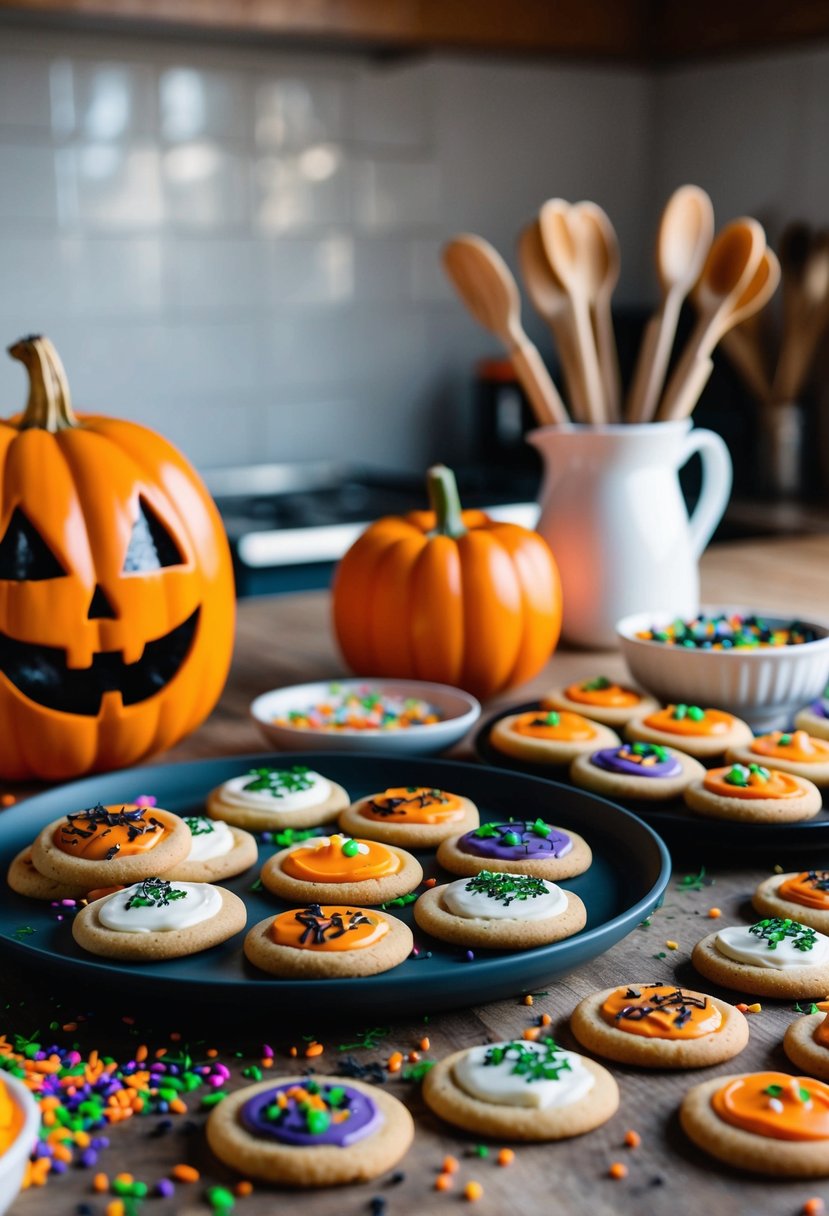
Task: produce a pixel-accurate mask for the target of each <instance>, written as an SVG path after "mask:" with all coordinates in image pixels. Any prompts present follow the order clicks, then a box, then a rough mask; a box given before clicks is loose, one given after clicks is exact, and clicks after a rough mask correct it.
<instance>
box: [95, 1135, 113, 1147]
mask: <svg viewBox="0 0 829 1216" xmlns="http://www.w3.org/2000/svg"><path fill="white" fill-rule="evenodd" d="M91 1143H92V1147H93V1148H109V1140H108V1139H107V1138H106V1136H95V1137H94V1138H93V1140H92V1142H91Z"/></svg>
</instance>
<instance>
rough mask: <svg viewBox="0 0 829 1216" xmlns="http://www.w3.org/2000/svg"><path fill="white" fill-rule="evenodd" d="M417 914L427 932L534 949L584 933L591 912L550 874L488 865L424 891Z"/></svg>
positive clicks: (460, 941)
mask: <svg viewBox="0 0 829 1216" xmlns="http://www.w3.org/2000/svg"><path fill="white" fill-rule="evenodd" d="M414 918H415V920H416V921H417V924H418V925H419V926H420V928H421V929H422V930H423V931H424V933H430V934H431V935H432V937H437V938H439V939H440V940H441V941H444V942H452V943H453V944H454V945H458V946H478V947H486V948H488V949H492V950H529V949H531V948H532V947H533V946H546V945H548V944H549V943H550V942H557V941H562V940H563V939H564V938H565V937H572V936H573V934H574V933H579V932H580V931H581V930H582V929H583V928H584V926H585V925H586V923H587V911H586V909H585V906H584V904H583V903H582V901H581V900H580V899H579V897H578V895H574V894H573V892H572V891H564V890H562V889H561V887H557V886H556V885H555V883H552V882H549V881H548V880H547V879H544V878H534V877H532V875H529V874H509V873H505V872H504V871H500V870H494V871H491V870H483V871H481V872H480V873H478V874H476V875H475V876H474V877H472V878H460V879H458V881H457V882H453V883H449V884H448V885H446V886H437V887H432V888H431V890H429V891H424V893H423V894H422V895H421V896H420V898H419V899H418V901H417V903H416V904H415V906H414Z"/></svg>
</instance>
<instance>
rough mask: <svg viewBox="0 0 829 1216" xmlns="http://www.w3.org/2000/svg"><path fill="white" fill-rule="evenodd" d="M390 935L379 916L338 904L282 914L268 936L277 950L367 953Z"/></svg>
mask: <svg viewBox="0 0 829 1216" xmlns="http://www.w3.org/2000/svg"><path fill="white" fill-rule="evenodd" d="M388 931H389V922H388V921H387V920H386V918H385V917H384V916H381V915H380V914H379V913H378V912H366V911H365V910H364V909H363V908H347V907H344V906H341V905H339V904H326V905H325V906H321V905H320V904H309V905H308V907H307V908H301V909H299V910H297V909H293V910H292V911H290V912H280V914H279V916H276V917H274V920H273V923H272V924H271V927H270V930H269V933H270V937H271V941H273V942H276V944H277V945H278V946H292V947H294V948H295V949H298V950H314V951H317V952H320V953H325V952H326V951H332V950H336V951H341V950H364V949H365V948H366V947H367V946H374V945H375V944H376V943H377V942H379V941H380V939H381V938H383V937H385V936H386V934H387V933H388Z"/></svg>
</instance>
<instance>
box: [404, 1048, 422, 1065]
mask: <svg viewBox="0 0 829 1216" xmlns="http://www.w3.org/2000/svg"><path fill="white" fill-rule="evenodd" d="M406 1059H407V1060H408V1062H409V1063H410V1064H416V1063H417V1062H418V1060H419V1059H420V1052H419V1051H410V1052H409V1054H408V1055H407V1056H406Z"/></svg>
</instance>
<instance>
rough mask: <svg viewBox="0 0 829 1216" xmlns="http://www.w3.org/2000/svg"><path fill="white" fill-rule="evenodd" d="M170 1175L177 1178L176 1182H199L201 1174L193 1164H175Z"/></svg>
mask: <svg viewBox="0 0 829 1216" xmlns="http://www.w3.org/2000/svg"><path fill="white" fill-rule="evenodd" d="M170 1177H171V1178H175V1180H176V1182H198V1180H199V1178H200V1177H201V1174H200V1173H199V1171H198V1170H197V1169H196V1168H195V1166H192V1165H174V1166H173V1168H172V1169H171V1170H170Z"/></svg>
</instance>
